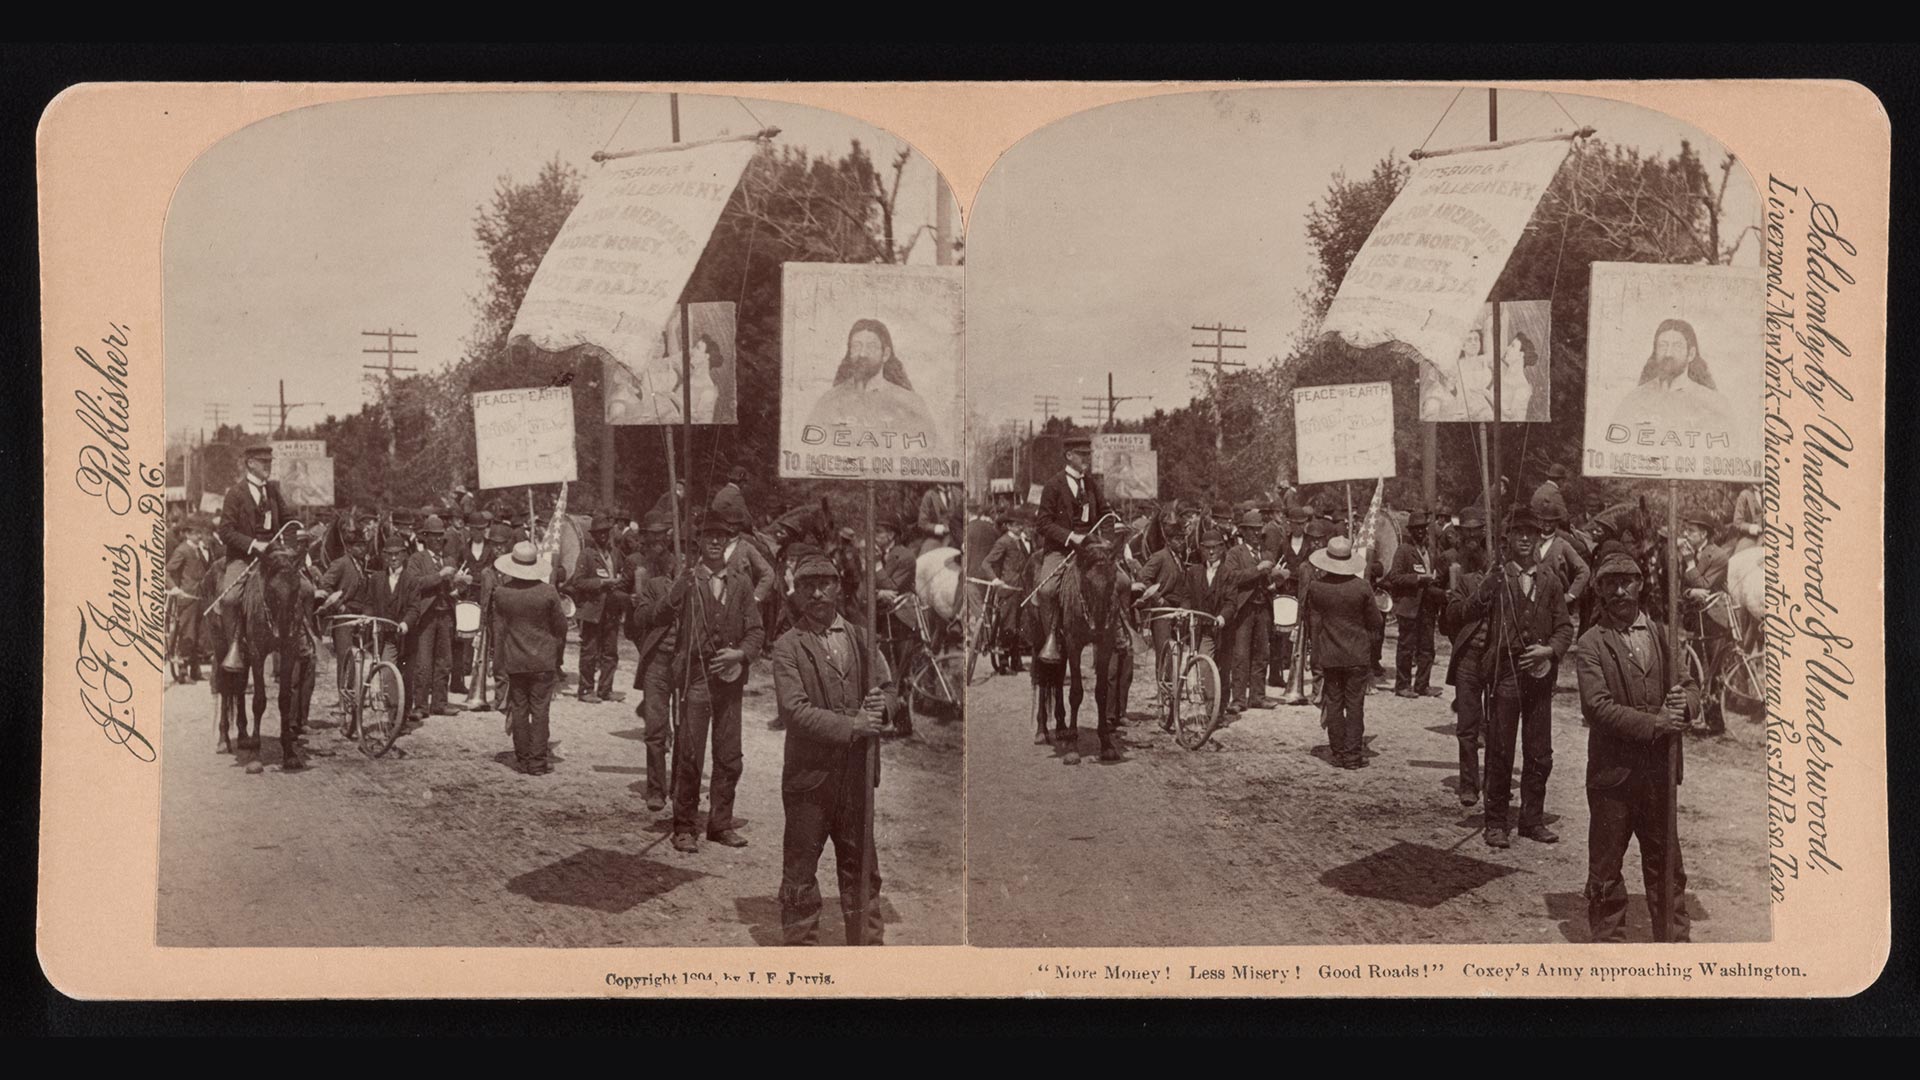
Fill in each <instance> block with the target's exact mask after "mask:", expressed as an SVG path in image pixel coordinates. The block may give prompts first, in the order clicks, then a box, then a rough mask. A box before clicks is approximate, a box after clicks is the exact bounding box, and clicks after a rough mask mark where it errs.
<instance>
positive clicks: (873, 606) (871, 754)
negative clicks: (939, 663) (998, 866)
mask: <svg viewBox="0 0 1920 1080" xmlns="http://www.w3.org/2000/svg"><path fill="white" fill-rule="evenodd" d="M861 486H863V487H864V488H866V491H867V500H866V501H867V547H866V557H865V558H863V559H862V560H861V568H860V577H861V580H862V581H863V582H864V583H865V586H866V594H867V635H868V636H867V647H868V648H869V649H871V650H873V651H874V652H875V653H878V652H879V650H880V622H879V614H878V612H879V597H878V596H877V595H876V594H875V592H874V579H873V573H874V558H875V556H877V555H878V554H879V552H878V551H875V550H874V537H873V482H872V481H868V482H867V483H865V484H863V485H861ZM876 667H877V665H874V664H869V665H867V670H868V671H872V670H874V669H875V668H876ZM898 677H899V676H897V675H896V676H895V678H898ZM870 689H872V687H867V686H863V687H861V688H860V692H861V694H862V696H864V695H865V694H866V693H867V691H869V690H870ZM879 764H880V740H879V739H877V738H870V739H868V740H867V752H866V753H864V754H862V755H861V766H862V767H861V770H860V774H861V775H860V803H861V806H862V807H863V808H864V809H862V811H861V814H860V884H859V886H858V887H857V888H856V889H855V890H854V894H853V895H854V899H855V901H856V902H855V904H854V906H853V910H854V912H855V915H856V918H857V925H856V926H855V927H854V937H855V939H856V940H855V941H854V942H853V943H854V944H855V945H865V944H866V943H867V905H868V904H870V903H872V902H873V896H872V894H871V893H870V892H869V891H868V890H869V888H870V886H871V884H872V882H873V854H874V852H873V801H874V799H873V774H874V772H875V771H876V770H877V769H878V768H879Z"/></svg>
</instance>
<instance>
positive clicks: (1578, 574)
mask: <svg viewBox="0 0 1920 1080" xmlns="http://www.w3.org/2000/svg"><path fill="white" fill-rule="evenodd" d="M1540 565H1541V566H1544V567H1546V568H1547V569H1548V570H1551V571H1553V576H1554V577H1557V578H1559V579H1560V585H1561V587H1562V588H1564V589H1565V590H1566V591H1567V595H1569V596H1571V597H1572V598H1573V599H1574V600H1576V601H1577V600H1579V599H1580V597H1581V596H1582V595H1584V594H1585V593H1586V591H1587V576H1588V568H1587V560H1585V559H1583V558H1581V557H1580V553H1579V552H1578V551H1575V550H1574V547H1573V541H1571V540H1569V539H1567V534H1566V533H1562V532H1556V533H1554V534H1553V538H1552V539H1551V540H1550V541H1548V542H1547V553H1546V554H1545V555H1542V556H1541V557H1540Z"/></svg>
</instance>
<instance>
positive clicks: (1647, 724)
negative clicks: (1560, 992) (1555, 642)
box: [1574, 542, 1698, 941]
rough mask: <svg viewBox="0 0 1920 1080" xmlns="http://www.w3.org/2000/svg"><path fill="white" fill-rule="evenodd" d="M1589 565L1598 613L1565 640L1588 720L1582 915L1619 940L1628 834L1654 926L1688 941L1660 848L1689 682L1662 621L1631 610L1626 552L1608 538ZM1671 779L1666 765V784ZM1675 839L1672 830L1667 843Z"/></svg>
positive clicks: (1689, 705)
mask: <svg viewBox="0 0 1920 1080" xmlns="http://www.w3.org/2000/svg"><path fill="white" fill-rule="evenodd" d="M1596 563H1597V565H1596V566H1595V569H1594V579H1595V581H1596V582H1597V585H1596V588H1597V589H1598V590H1599V599H1600V611H1599V621H1598V622H1597V623H1595V624H1594V625H1593V626H1592V627H1590V628H1589V629H1588V630H1587V632H1586V633H1585V634H1583V635H1581V638H1580V643H1579V644H1578V645H1576V646H1575V647H1574V664H1575V667H1576V669H1577V670H1578V671H1579V674H1580V713H1581V715H1582V716H1584V717H1586V720H1587V724H1588V726H1589V730H1588V732H1587V810H1588V813H1589V824H1588V826H1587V888H1586V895H1587V923H1588V927H1589V928H1590V929H1591V931H1592V933H1593V940H1594V941H1625V940H1626V939H1627V934H1626V930H1627V886H1626V883H1625V882H1624V881H1623V880H1622V875H1621V868H1622V863H1623V862H1624V861H1625V859H1626V854H1627V842H1628V841H1629V840H1635V839H1637V840H1638V841H1639V843H1640V874H1641V880H1642V881H1643V882H1645V885H1646V890H1647V908H1648V912H1649V914H1651V915H1652V916H1653V922H1654V925H1655V926H1656V927H1657V926H1660V925H1661V924H1662V922H1663V921H1664V922H1665V924H1666V928H1667V935H1666V940H1668V941H1688V940H1691V921H1690V919H1689V917H1688V915H1687V907H1686V904H1685V902H1684V900H1679V902H1676V903H1673V904H1672V905H1671V906H1670V907H1669V906H1668V905H1667V903H1666V901H1667V897H1666V892H1665V878H1664V871H1665V869H1666V861H1667V860H1668V859H1672V860H1673V884H1674V897H1675V898H1676V899H1678V898H1682V897H1684V896H1685V895H1686V890H1687V875H1686V872H1685V870H1684V869H1683V868H1682V866H1681V860H1680V851H1679V848H1678V847H1677V846H1676V847H1674V848H1673V849H1672V850H1669V849H1668V836H1667V820H1668V813H1669V806H1668V802H1667V795H1668V791H1669V790H1670V789H1669V786H1668V783H1667V780H1668V768H1669V764H1668V763H1669V758H1668V747H1669V746H1671V745H1673V744H1674V743H1675V742H1676V741H1682V740H1681V735H1682V734H1684V733H1685V732H1686V731H1687V729H1688V728H1689V726H1690V723H1689V720H1688V717H1689V716H1690V715H1691V713H1692V712H1693V711H1694V710H1695V706H1696V695H1697V691H1698V687H1696V686H1695V685H1694V684H1693V682H1692V680H1691V679H1686V680H1684V681H1683V679H1682V673H1681V672H1679V671H1677V670H1675V665H1674V661H1673V656H1672V654H1671V653H1670V652H1669V651H1668V645H1667V635H1666V631H1665V628H1664V627H1662V626H1661V625H1660V624H1659V623H1657V622H1654V621H1653V620H1652V619H1651V618H1649V617H1648V616H1647V614H1646V613H1645V612H1643V611H1642V610H1641V609H1640V587H1641V582H1642V579H1641V574H1640V566H1639V564H1638V563H1636V562H1635V561H1634V559H1633V556H1632V555H1631V554H1629V553H1628V552H1627V550H1626V549H1625V548H1624V547H1615V546H1613V544H1612V543H1611V542H1610V543H1609V545H1608V547H1607V548H1606V549H1605V550H1603V551H1602V552H1600V553H1599V556H1598V558H1597V560H1596ZM1672 760H1673V762H1675V763H1676V764H1677V763H1678V762H1679V760H1680V759H1679V757H1678V756H1677V755H1676V756H1675V757H1674V758H1673V759H1672ZM1680 779H1681V777H1680V774H1679V773H1678V772H1677V771H1676V772H1675V773H1674V774H1673V784H1674V785H1675V786H1677V785H1678V784H1679V783H1680ZM1678 839H1679V838H1678V837H1677V836H1676V837H1674V838H1673V840H1674V842H1675V843H1676V844H1677V842H1678ZM1663 912H1664V913H1665V914H1666V918H1665V919H1664V920H1663V918H1662V915H1663Z"/></svg>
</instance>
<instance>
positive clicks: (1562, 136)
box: [1407, 127, 1598, 161]
mask: <svg viewBox="0 0 1920 1080" xmlns="http://www.w3.org/2000/svg"><path fill="white" fill-rule="evenodd" d="M1597 130H1598V129H1597V128H1591V127H1583V128H1581V129H1580V130H1578V131H1562V132H1557V133H1555V134H1553V135H1533V136H1530V137H1528V138H1525V139H1502V140H1500V141H1498V142H1486V143H1475V144H1473V145H1472V146H1449V147H1447V148H1445V149H1443V150H1409V151H1407V157H1408V158H1409V159H1410V160H1413V161H1420V160H1423V159H1425V158H1436V157H1446V156H1447V155H1448V154H1471V153H1474V152H1475V151H1479V150H1505V149H1506V148H1507V147H1509V146H1523V145H1525V144H1527V143H1537V142H1563V141H1572V140H1574V139H1584V138H1586V137H1587V136H1589V135H1592V134H1593V133H1594V132H1595V131H1597Z"/></svg>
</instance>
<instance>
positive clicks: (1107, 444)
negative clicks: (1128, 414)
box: [1093, 432, 1153, 455]
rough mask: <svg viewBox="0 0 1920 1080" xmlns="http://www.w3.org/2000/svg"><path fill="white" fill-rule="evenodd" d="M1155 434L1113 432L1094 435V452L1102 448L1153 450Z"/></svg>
mask: <svg viewBox="0 0 1920 1080" xmlns="http://www.w3.org/2000/svg"><path fill="white" fill-rule="evenodd" d="M1151 449H1153V436H1151V435H1147V434H1144V433H1133V432H1113V433H1110V434H1104V435H1095V436H1094V437H1093V452H1094V454H1096V455H1098V454H1099V453H1100V451H1102V450H1151Z"/></svg>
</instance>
